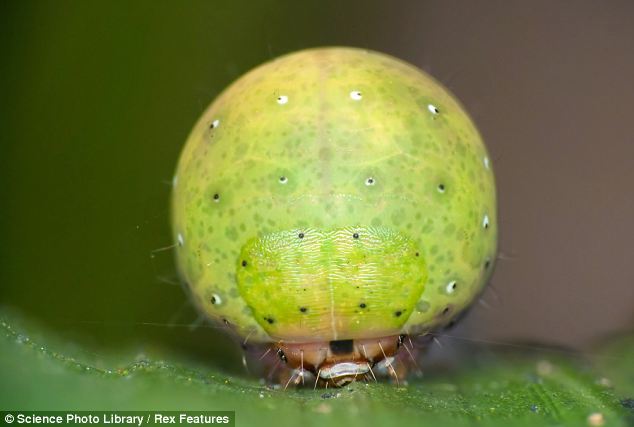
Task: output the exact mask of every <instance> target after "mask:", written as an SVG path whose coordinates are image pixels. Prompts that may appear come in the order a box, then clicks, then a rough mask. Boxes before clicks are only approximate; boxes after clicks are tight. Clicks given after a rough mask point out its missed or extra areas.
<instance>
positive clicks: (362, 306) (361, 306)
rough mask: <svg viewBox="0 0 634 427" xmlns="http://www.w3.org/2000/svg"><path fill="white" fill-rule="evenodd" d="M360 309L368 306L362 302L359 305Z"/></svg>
mask: <svg viewBox="0 0 634 427" xmlns="http://www.w3.org/2000/svg"><path fill="white" fill-rule="evenodd" d="M359 307H360V308H366V307H367V305H366V304H365V303H364V302H362V303H361V304H359Z"/></svg>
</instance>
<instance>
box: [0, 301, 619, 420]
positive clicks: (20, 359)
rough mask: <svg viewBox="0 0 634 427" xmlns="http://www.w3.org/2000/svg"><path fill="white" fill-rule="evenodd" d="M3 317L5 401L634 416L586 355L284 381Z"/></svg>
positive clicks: (295, 415) (506, 357)
mask: <svg viewBox="0 0 634 427" xmlns="http://www.w3.org/2000/svg"><path fill="white" fill-rule="evenodd" d="M0 317H2V318H3V320H2V322H0V334H1V335H2V336H3V337H2V338H0V366H2V384H1V385H0V394H1V399H0V400H1V402H2V405H3V409H6V410H93V411H96V410H163V411H167V410H234V411H236V425H238V426H249V425H258V426H261V427H266V426H269V425H270V426H276V427H280V426H284V425H298V424H301V425H302V426H303V427H308V426H313V425H314V426H325V425H327V426H347V427H350V426H355V425H359V426H361V425H362V426H372V425H377V426H384V425H391V424H394V425H410V424H411V425H417V426H448V425H449V426H451V425H458V426H460V425H473V424H477V425H492V426H514V425H529V426H540V425H553V426H554V425H558V426H561V425H566V426H567V425H570V426H584V425H589V424H588V417H589V416H590V415H591V414H593V413H597V414H601V415H600V416H599V415H595V417H602V418H603V420H604V422H605V424H604V425H609V426H619V425H627V422H628V418H627V417H628V412H629V411H628V409H627V408H626V407H624V405H622V403H621V400H622V399H623V397H622V396H620V397H619V396H617V395H615V394H614V393H613V391H612V390H611V389H610V388H609V387H607V386H606V385H605V382H604V381H600V378H601V377H600V376H598V375H595V374H594V372H593V371H592V370H591V369H589V367H588V365H587V364H585V363H583V361H582V360H581V358H579V357H567V356H562V355H561V354H560V353H557V352H549V351H541V352H538V351H534V352H529V353H528V354H526V352H524V354H521V355H520V354H517V353H512V352H491V351H483V352H480V353H479V355H478V354H474V355H473V357H472V358H471V359H470V360H469V361H466V362H465V363H463V364H462V365H461V366H460V367H459V368H458V369H455V370H453V371H449V372H448V371H446V370H436V371H433V372H429V373H426V374H425V375H424V377H423V378H417V379H413V380H410V382H409V384H407V385H406V386H401V387H397V386H396V385H393V384H389V383H369V384H366V383H355V384H353V385H351V386H348V387H345V388H342V389H329V390H323V389H321V390H312V389H310V388H309V389H300V390H296V389H290V388H289V389H288V390H284V389H283V388H282V387H277V388H274V387H270V386H266V385H263V384H261V383H260V382H258V381H257V380H256V379H250V378H246V377H245V378H241V377H236V376H229V375H227V374H225V373H223V372H222V370H220V369H218V368H215V367H212V366H199V365H198V364H197V363H195V362H192V361H190V360H188V359H186V358H184V357H183V356H182V355H180V356H177V355H159V354H157V355H152V356H151V357H150V356H141V357H140V356H135V355H134V353H132V352H131V351H127V350H123V351H118V352H115V351H114V350H113V352H112V353H111V354H110V353H109V354H99V355H95V354H91V353H87V352H85V351H84V350H82V349H77V348H74V347H73V346H72V345H70V344H68V343H63V342H60V341H59V340H56V339H55V338H54V336H52V335H51V334H50V333H46V332H43V333H42V332H41V333H40V335H39V338H36V336H35V335H34V336H28V335H27V334H25V333H24V330H25V329H29V327H28V326H27V327H25V326H20V327H19V328H18V327H16V326H14V325H16V324H25V325H26V324H28V323H25V322H23V321H19V320H16V317H15V316H14V315H7V314H6V312H5V314H4V315H3V316H0ZM629 354H631V353H629ZM126 360H127V361H126Z"/></svg>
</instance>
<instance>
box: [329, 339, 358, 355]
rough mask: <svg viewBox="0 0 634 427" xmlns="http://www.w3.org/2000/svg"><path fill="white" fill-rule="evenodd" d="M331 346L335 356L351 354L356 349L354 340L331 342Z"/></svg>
mask: <svg viewBox="0 0 634 427" xmlns="http://www.w3.org/2000/svg"><path fill="white" fill-rule="evenodd" d="M329 346H330V351H332V353H333V354H350V353H352V351H353V348H354V345H353V341H352V340H336V341H330V343H329Z"/></svg>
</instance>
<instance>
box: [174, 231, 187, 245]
mask: <svg viewBox="0 0 634 427" xmlns="http://www.w3.org/2000/svg"><path fill="white" fill-rule="evenodd" d="M176 240H178V246H183V245H184V244H185V239H184V238H183V235H182V234H181V233H178V236H176Z"/></svg>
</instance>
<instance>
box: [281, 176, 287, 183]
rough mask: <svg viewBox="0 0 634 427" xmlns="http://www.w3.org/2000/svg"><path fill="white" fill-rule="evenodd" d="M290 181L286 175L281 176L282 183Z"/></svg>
mask: <svg viewBox="0 0 634 427" xmlns="http://www.w3.org/2000/svg"><path fill="white" fill-rule="evenodd" d="M287 182H288V178H286V177H285V176H280V184H286V183H287Z"/></svg>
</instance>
